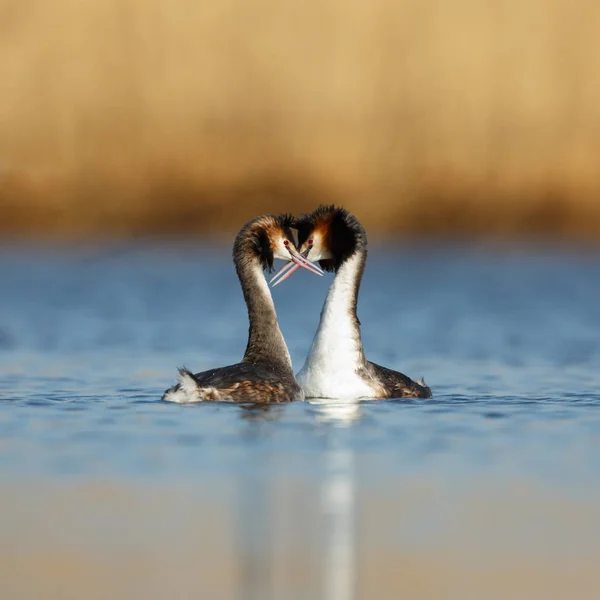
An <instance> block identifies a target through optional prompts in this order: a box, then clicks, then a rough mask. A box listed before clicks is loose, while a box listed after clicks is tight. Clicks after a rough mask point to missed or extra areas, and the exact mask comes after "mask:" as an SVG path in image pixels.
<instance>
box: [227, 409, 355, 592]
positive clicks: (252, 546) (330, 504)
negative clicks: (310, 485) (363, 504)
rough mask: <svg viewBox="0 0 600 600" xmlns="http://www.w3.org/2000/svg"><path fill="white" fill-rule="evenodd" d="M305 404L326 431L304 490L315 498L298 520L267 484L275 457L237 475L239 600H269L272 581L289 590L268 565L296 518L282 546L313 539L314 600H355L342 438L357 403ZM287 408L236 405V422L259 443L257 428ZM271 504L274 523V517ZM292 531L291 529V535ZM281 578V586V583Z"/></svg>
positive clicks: (348, 471) (346, 450) (273, 483)
mask: <svg viewBox="0 0 600 600" xmlns="http://www.w3.org/2000/svg"><path fill="white" fill-rule="evenodd" d="M310 404H311V407H313V408H314V415H315V418H316V421H317V422H318V423H320V424H321V426H323V427H325V429H326V432H327V433H326V436H327V445H326V448H325V450H324V454H323V455H322V457H321V458H322V460H320V461H319V462H320V465H321V466H320V467H319V468H320V469H322V477H321V478H320V484H319V488H318V489H317V490H310V491H309V494H315V493H316V495H317V497H316V498H315V500H317V502H316V503H315V504H312V503H308V504H306V505H304V510H301V511H300V512H301V513H303V514H301V515H299V514H297V511H296V510H295V509H294V504H293V503H290V504H285V503H283V504H282V503H279V502H277V501H276V500H275V498H276V497H278V496H280V490H278V482H277V480H274V479H273V478H272V471H271V470H272V468H276V467H275V465H276V463H277V457H276V456H274V455H273V454H271V453H270V452H267V453H266V454H265V455H264V457H263V462H262V463H261V465H260V468H259V469H257V468H256V463H252V464H249V466H248V469H244V470H243V473H244V475H243V476H242V477H241V478H239V479H238V491H237V497H238V511H237V512H238V514H237V519H236V522H237V526H236V545H237V554H238V561H239V562H238V565H239V566H238V568H239V577H240V578H239V594H240V598H242V599H243V600H254V599H259V598H260V600H268V599H269V598H271V597H274V595H275V591H274V589H273V588H274V586H276V587H277V584H276V581H279V582H280V583H283V584H284V589H288V588H287V586H292V585H293V584H292V579H291V578H290V576H287V575H286V574H285V573H278V574H277V573H275V572H274V571H273V564H274V562H276V557H275V556H274V555H273V552H275V548H277V547H278V545H279V544H281V543H282V541H280V540H279V537H280V536H281V534H282V531H286V532H288V535H289V532H290V527H289V524H290V523H297V522H298V518H302V521H303V522H302V532H299V533H298V535H299V536H300V538H299V539H298V540H289V539H287V540H286V541H285V545H286V546H288V545H290V544H291V545H292V546H296V544H297V543H299V541H300V539H302V538H303V536H304V535H306V534H307V533H308V532H311V531H312V532H319V533H318V534H317V535H318V538H317V540H318V546H317V547H318V555H316V556H314V555H313V557H312V558H313V559H314V562H313V563H312V564H313V565H315V568H318V569H320V570H322V572H321V574H320V576H319V577H317V578H315V579H316V581H314V583H316V582H317V581H318V582H320V584H321V586H322V588H321V593H319V594H318V597H320V598H324V599H325V600H354V598H356V591H355V590H356V583H357V581H356V579H357V578H356V512H357V511H356V487H357V485H356V482H355V469H354V462H355V459H354V451H353V449H352V446H351V444H350V440H349V439H348V435H349V434H350V433H351V432H350V429H349V428H350V427H351V425H352V424H353V423H354V422H355V421H356V420H357V419H359V417H360V402H358V401H356V400H344V401H339V400H335V401H332V400H325V399H323V400H319V399H311V400H310ZM288 407H289V405H286V406H277V405H273V404H270V405H264V404H263V405H250V404H248V405H243V406H240V408H241V413H240V417H241V418H242V419H244V420H246V421H249V422H251V423H252V425H253V426H252V428H251V429H252V431H253V435H254V436H257V437H260V436H261V435H262V434H261V431H262V429H263V428H262V427H260V426H259V427H256V425H257V424H259V423H260V422H266V421H273V420H277V419H278V418H279V417H280V416H281V414H282V411H283V410H285V409H286V408H288ZM275 502H277V513H278V517H277V519H275V513H274V503H275ZM296 508H297V507H296ZM282 520H283V521H285V522H287V524H286V523H283V522H282ZM311 521H312V522H311ZM323 525H324V527H323ZM295 528H296V527H292V528H291V531H294V529H295ZM280 530H281V531H280ZM317 540H314V539H313V542H312V543H310V542H309V543H310V546H311V547H314V546H313V544H314V542H315V541H317ZM306 542H308V539H305V541H304V543H306ZM296 547H297V546H296ZM306 550H308V548H307V549H306ZM284 571H285V569H284ZM290 575H291V574H290ZM315 575H316V573H315ZM282 577H283V578H284V579H286V580H287V581H282ZM307 585H308V583H307ZM290 591H292V590H291V589H290Z"/></svg>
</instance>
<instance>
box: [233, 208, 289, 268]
mask: <svg viewBox="0 0 600 600" xmlns="http://www.w3.org/2000/svg"><path fill="white" fill-rule="evenodd" d="M293 223H294V217H293V216H292V215H288V214H284V215H279V216H274V215H263V216H261V217H257V218H256V219H253V220H252V221H249V222H248V223H246V224H245V225H244V226H243V227H242V229H241V230H240V232H239V233H238V235H237V237H236V239H235V243H234V245H233V256H234V260H236V261H237V260H243V257H245V256H247V255H248V254H250V255H252V256H254V257H256V258H258V260H259V261H260V265H261V267H262V268H263V270H265V271H269V272H272V271H273V258H274V257H273V248H272V246H271V238H272V236H273V235H274V234H275V233H277V232H278V230H280V231H281V232H282V233H283V235H284V236H286V237H287V238H288V239H289V240H290V241H291V242H292V243H293V242H294V236H293V234H292V231H291V229H290V228H291V226H292V224H293Z"/></svg>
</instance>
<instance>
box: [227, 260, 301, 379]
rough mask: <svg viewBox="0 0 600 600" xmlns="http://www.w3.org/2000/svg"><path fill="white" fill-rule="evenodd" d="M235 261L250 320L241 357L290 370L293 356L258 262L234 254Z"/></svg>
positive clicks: (245, 359)
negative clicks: (291, 356)
mask: <svg viewBox="0 0 600 600" xmlns="http://www.w3.org/2000/svg"><path fill="white" fill-rule="evenodd" d="M234 261H235V268H236V272H237V274H238V277H239V279H240V283H241V286H242V291H243V293H244V300H245V301H246V306H247V308H248V320H249V322H250V328H249V331H248V345H247V346H246V352H245V353H244V358H243V361H244V362H257V361H265V360H267V361H268V362H271V363H278V364H280V365H281V366H283V367H285V368H286V369H287V370H289V371H292V359H291V358H290V353H289V351H288V348H287V346H286V343H285V340H284V339H283V335H282V333H281V330H280V329H279V323H278V322H277V313H276V311H275V304H274V303H273V297H272V296H271V290H270V289H269V286H268V284H267V280H266V279H265V276H264V273H263V270H262V267H261V265H260V262H259V261H258V259H257V258H252V259H250V260H248V259H242V258H240V257H237V256H236V257H234Z"/></svg>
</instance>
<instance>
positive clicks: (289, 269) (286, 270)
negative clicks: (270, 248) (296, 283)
mask: <svg viewBox="0 0 600 600" xmlns="http://www.w3.org/2000/svg"><path fill="white" fill-rule="evenodd" d="M288 251H289V253H290V256H291V262H289V263H287V265H284V266H283V267H281V269H279V271H277V273H275V275H274V276H273V277H272V278H271V281H270V282H269V283H271V284H272V286H273V287H275V286H276V285H279V284H280V283H281V282H282V281H285V280H286V279H287V278H288V277H289V276H290V275H293V274H294V273H295V272H296V271H297V270H298V269H299V268H300V267H302V268H303V269H306V270H307V271H310V272H311V273H314V274H315V275H323V270H322V269H321V267H319V265H315V264H314V263H311V262H310V261H309V260H308V259H306V258H304V256H302V254H300V253H299V252H298V251H297V250H295V249H294V248H290V247H288ZM275 280H277V281H275Z"/></svg>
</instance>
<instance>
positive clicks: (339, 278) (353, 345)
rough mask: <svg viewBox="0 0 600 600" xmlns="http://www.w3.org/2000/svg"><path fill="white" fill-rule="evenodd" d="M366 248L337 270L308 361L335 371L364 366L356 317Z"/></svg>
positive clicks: (358, 323) (358, 324)
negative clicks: (329, 365)
mask: <svg viewBox="0 0 600 600" xmlns="http://www.w3.org/2000/svg"><path fill="white" fill-rule="evenodd" d="M366 259H367V249H366V248H364V247H363V248H359V249H358V250H357V251H356V252H355V253H354V254H353V255H352V256H350V258H348V259H347V260H346V261H344V262H343V263H342V265H341V266H340V267H339V268H338V270H337V273H336V275H335V278H334V280H333V283H332V284H331V286H330V288H329V292H328V293H327V298H326V300H325V304H324V305H323V309H322V310H321V319H320V322H319V328H318V329H317V333H316V334H315V338H314V340H313V344H312V347H311V349H310V352H309V355H308V358H307V360H306V363H305V366H304V368H303V370H304V369H306V368H307V367H308V366H309V364H310V363H311V362H315V363H316V362H318V363H320V364H322V365H324V364H330V363H331V366H332V367H333V366H334V365H333V363H335V365H336V368H338V367H339V366H340V365H345V367H346V368H348V367H350V368H356V367H359V366H361V365H362V364H364V362H365V356H364V351H363V345H362V339H361V335H360V321H359V320H358V317H357V315H356V304H357V302H358V292H359V289H360V284H361V281H362V276H363V272H364V269H365V262H366Z"/></svg>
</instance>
